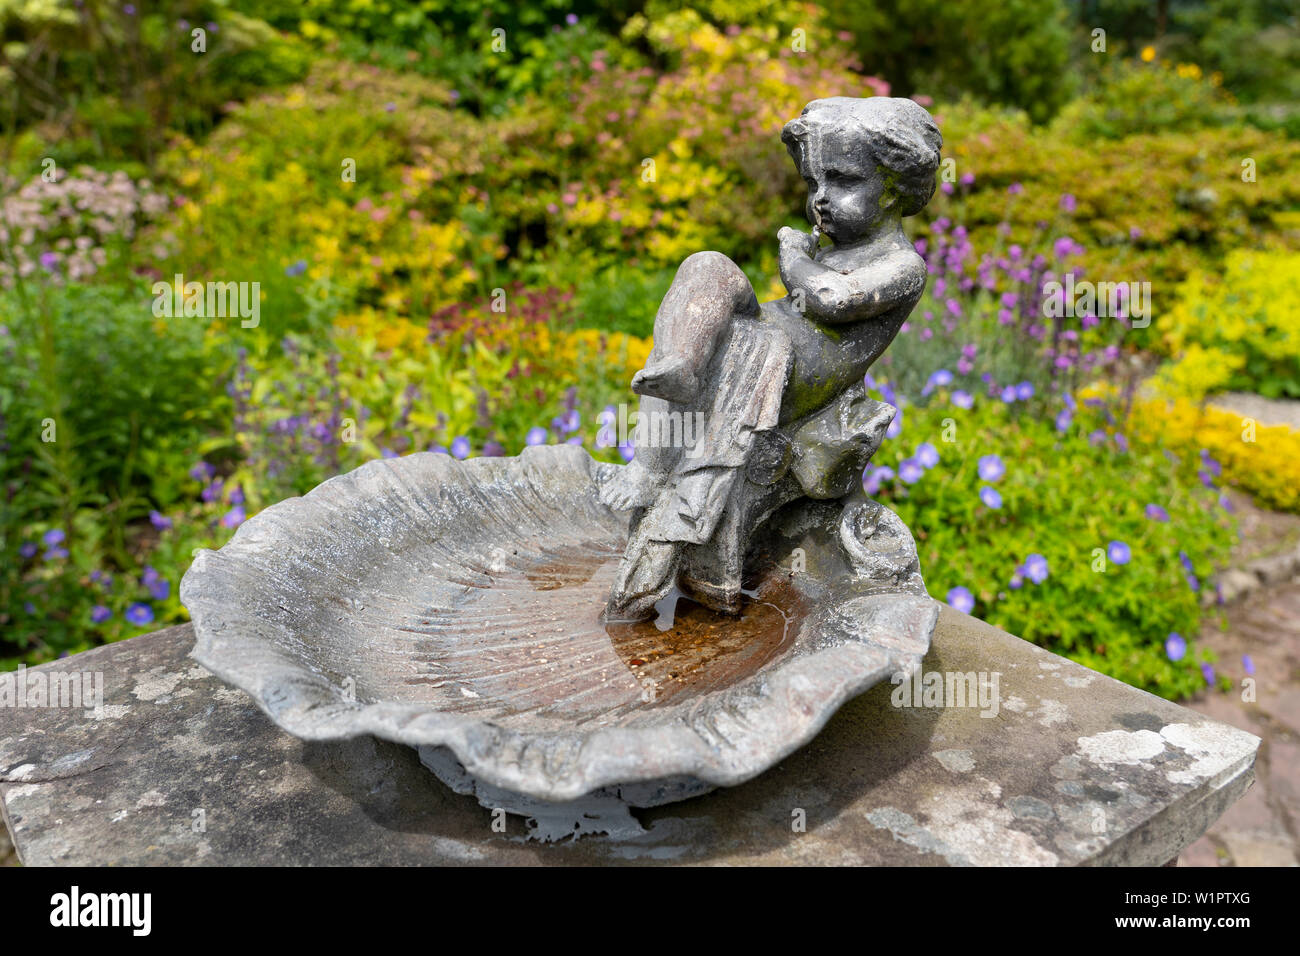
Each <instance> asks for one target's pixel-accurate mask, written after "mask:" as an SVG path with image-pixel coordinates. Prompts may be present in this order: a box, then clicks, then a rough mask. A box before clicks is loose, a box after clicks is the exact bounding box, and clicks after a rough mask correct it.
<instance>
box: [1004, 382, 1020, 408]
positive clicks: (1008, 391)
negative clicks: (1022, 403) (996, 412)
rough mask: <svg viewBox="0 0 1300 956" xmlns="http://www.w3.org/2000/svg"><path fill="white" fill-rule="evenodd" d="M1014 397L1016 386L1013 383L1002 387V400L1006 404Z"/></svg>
mask: <svg viewBox="0 0 1300 956" xmlns="http://www.w3.org/2000/svg"><path fill="white" fill-rule="evenodd" d="M1016 398H1017V395H1016V387H1015V386H1014V385H1008V386H1007V387H1006V388H1004V389H1002V401H1004V402H1006V403H1007V404H1008V405H1010V404H1011V403H1012V402H1014V401H1015V400H1016Z"/></svg>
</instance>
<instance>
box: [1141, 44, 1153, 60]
mask: <svg viewBox="0 0 1300 956" xmlns="http://www.w3.org/2000/svg"><path fill="white" fill-rule="evenodd" d="M1155 58H1156V48H1155V47H1153V46H1144V47H1143V48H1142V62H1143V63H1150V62H1151V61H1152V60H1154V59H1155Z"/></svg>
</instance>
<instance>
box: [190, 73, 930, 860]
mask: <svg viewBox="0 0 1300 956" xmlns="http://www.w3.org/2000/svg"><path fill="white" fill-rule="evenodd" d="M782 140H783V141H784V143H785V144H786V146H787V148H788V149H789V152H790V155H791V157H792V159H793V161H794V163H795V165H796V166H797V168H798V170H799V173H800V175H801V176H802V177H803V179H804V180H805V181H806V182H807V184H808V201H807V215H808V219H809V222H810V223H811V224H812V228H811V230H810V231H809V232H806V233H805V232H801V231H798V230H795V229H789V228H786V229H782V230H781V231H780V232H779V233H778V241H779V244H780V257H779V263H780V270H781V277H782V279H783V281H784V283H785V286H786V288H787V290H788V294H787V295H786V296H785V297H783V298H781V299H778V300H776V301H773V302H766V303H762V304H760V303H759V302H758V301H757V298H756V296H755V294H754V291H753V289H752V287H751V286H750V283H749V281H748V280H747V279H746V277H745V275H744V273H742V272H741V270H740V269H739V268H738V267H737V266H736V265H735V264H734V263H732V262H731V261H730V260H729V259H727V258H726V257H725V256H723V255H721V254H719V253H715V252H702V253H697V254H696V255H693V256H691V257H689V258H688V259H687V260H686V261H685V262H684V263H683V264H682V266H681V267H680V269H679V271H678V273H677V276H676V278H675V279H674V282H673V284H672V287H671V288H670V289H669V291H668V293H667V295H666V296H665V297H664V300H663V302H662V304H661V306H660V308H659V312H658V315H657V317H656V319H655V329H654V335H655V341H654V349H653V351H652V352H651V354H650V357H649V359H648V360H647V363H646V366H645V368H644V369H642V370H641V371H640V372H639V373H638V374H637V375H636V377H635V378H634V379H633V381H632V389H633V391H635V392H636V393H638V394H639V395H640V397H641V398H640V408H639V410H638V412H639V415H638V426H637V433H636V436H635V444H636V454H635V457H634V458H633V460H632V462H631V463H630V464H629V465H626V466H615V465H610V464H604V463H598V462H596V461H594V460H593V459H592V458H591V457H590V456H589V455H588V454H587V452H585V451H584V450H582V449H581V448H576V447H571V446H560V447H542V448H530V449H528V450H527V451H525V452H524V453H523V454H522V455H520V456H518V457H515V458H479V459H471V460H467V461H457V460H454V459H452V458H449V457H447V456H446V455H438V454H431V453H426V454H416V455H411V456H408V457H405V458H400V459H386V460H381V461H374V462H371V463H369V464H367V465H365V466H363V467H361V468H359V469H357V470H356V471H354V472H352V473H350V474H346V475H341V476H339V477H336V478H333V479H331V480H329V481H326V482H325V483H324V484H322V485H320V486H319V487H317V488H316V489H314V490H313V491H311V492H310V493H309V494H307V495H305V496H303V497H301V498H293V499H289V500H287V501H283V502H281V503H279V504H277V505H274V506H272V507H270V508H267V509H266V510H264V511H263V512H261V513H260V514H258V515H255V516H254V517H253V518H251V519H249V520H248V521H247V522H246V523H245V524H244V525H243V526H242V527H241V528H240V529H239V531H238V533H237V534H236V535H235V537H234V538H233V539H232V540H231V541H230V543H229V544H227V545H226V546H225V547H223V548H221V549H220V550H219V551H216V552H212V551H204V552H201V553H200V554H199V555H198V556H197V557H196V559H195V561H194V564H193V566H192V567H191V569H190V571H189V572H188V573H187V574H186V576H185V578H184V581H183V582H182V584H181V599H182V600H183V601H184V603H185V605H186V606H187V607H188V608H189V610H190V613H191V616H192V618H193V622H194V633H195V637H196V646H195V648H194V651H193V657H194V658H195V659H197V660H198V661H199V662H200V663H201V664H202V665H203V666H204V667H206V668H207V669H209V670H210V671H212V672H213V673H215V674H216V675H218V676H219V677H221V678H223V679H224V680H226V681H228V682H229V683H231V684H234V685H235V686H237V687H239V688H240V689H242V690H244V691H246V692H247V693H248V694H249V695H250V696H251V697H252V698H253V700H254V701H256V702H257V704H258V705H259V706H260V707H261V708H262V709H263V710H264V711H265V712H266V713H267V714H268V715H269V716H270V717H271V719H272V720H273V721H275V723H276V724H278V725H279V726H280V727H282V728H284V729H285V730H287V731H289V732H290V733H292V734H294V735H296V736H298V737H300V738H302V739H304V740H309V741H327V740H341V739H344V738H351V737H357V736H359V735H364V734H371V735H374V736H377V737H380V738H385V739H388V740H392V741H397V742H400V743H403V744H408V745H411V746H413V747H416V748H418V750H419V753H420V758H421V760H422V762H423V763H424V765H425V766H426V767H428V768H429V769H430V770H431V771H432V772H433V773H435V774H437V775H438V777H439V778H440V779H442V780H443V781H444V782H445V783H446V784H448V785H449V786H450V787H452V788H453V789H455V790H456V791H458V792H462V793H466V794H474V795H475V796H476V797H477V798H478V800H479V801H480V802H481V803H483V804H484V805H485V806H489V807H493V808H503V809H505V810H506V811H508V812H511V813H517V814H521V815H523V816H526V817H528V818H529V819H530V821H531V823H530V826H531V827H532V828H533V834H534V836H536V837H538V838H541V839H546V840H554V839H560V838H563V837H568V836H575V835H580V834H583V833H606V834H610V835H615V836H623V835H627V834H628V833H633V832H637V831H638V830H639V827H638V824H637V822H636V820H635V819H634V818H633V817H632V816H631V814H630V813H629V810H628V808H629V807H649V806H656V805H660V804H664V803H668V802H671V801H675V800H682V799H686V798H689V797H692V796H696V795H699V794H701V793H704V792H707V791H708V790H711V789H713V788H716V787H730V786H734V785H736V784H739V783H742V782H744V781H746V780H748V779H750V778H752V777H754V776H756V775H758V774H760V773H762V772H763V771H764V770H766V769H767V768H769V767H771V766H772V765H773V764H775V763H776V762H778V761H780V760H781V759H783V758H784V757H786V756H787V755H789V754H791V753H792V752H793V751H795V750H796V749H797V748H799V747H801V746H802V745H803V744H805V743H807V742H808V741H809V740H810V739H812V737H813V736H814V735H816V734H817V732H818V731H819V730H820V729H821V728H822V726H823V725H824V724H825V723H826V721H827V720H828V719H829V718H830V716H831V715H832V714H833V713H834V712H835V711H836V709H837V708H839V707H840V705H841V704H843V703H844V702H845V701H847V700H849V699H850V698H852V697H854V696H855V695H857V694H860V693H861V692H862V691H864V690H866V689H867V688H869V687H871V686H872V685H873V684H876V683H877V682H879V681H881V680H884V679H886V678H889V677H891V676H893V675H897V674H911V673H912V672H914V671H915V670H916V669H917V667H918V666H919V663H920V660H921V658H922V657H923V656H924V655H925V653H926V651H927V649H928V648H929V644H930V637H931V633H932V631H933V629H934V626H935V622H936V618H937V614H938V607H937V605H936V604H935V603H934V602H933V601H932V600H931V599H930V598H929V597H928V595H927V593H926V590H925V586H924V584H923V582H922V579H921V574H920V570H919V567H918V564H917V557H916V549H915V545H914V542H913V540H912V536H911V534H910V533H909V531H908V529H907V528H906V527H905V526H904V524H903V523H902V522H901V521H900V520H899V518H898V517H897V516H896V515H894V514H893V513H892V512H891V511H889V509H887V508H885V507H884V506H883V505H881V504H879V503H878V502H875V501H872V500H870V499H869V498H868V497H867V496H866V495H865V494H864V493H863V489H862V484H861V475H862V472H863V469H864V468H865V467H866V465H867V463H868V461H869V460H870V459H871V457H872V455H873V454H875V452H876V450H877V449H878V448H879V446H880V444H881V442H882V441H883V440H884V438H885V435H886V431H887V429H888V427H889V425H890V423H891V421H892V419H893V417H894V415H895V413H896V410H895V409H894V408H892V407H891V406H889V405H886V404H884V403H882V402H878V401H875V400H874V399H872V398H870V397H869V396H868V395H867V393H866V390H865V388H864V385H863V381H864V376H865V375H866V372H867V370H868V369H869V368H870V367H871V365H872V363H874V362H875V361H876V359H878V358H879V357H880V355H881V354H882V353H883V351H884V350H885V348H886V347H887V346H888V345H889V343H890V342H891V341H892V340H893V338H894V336H895V335H896V334H897V333H898V331H899V328H900V327H901V326H902V324H903V322H904V321H905V320H906V319H907V316H908V314H909V313H910V312H911V310H912V308H913V307H914V306H915V305H916V303H917V301H918V300H919V299H920V297H921V294H922V292H923V290H924V288H925V281H926V269H925V264H924V262H923V261H922V259H921V257H920V256H919V255H917V253H916V252H915V250H914V249H913V247H912V244H911V243H910V241H909V240H908V239H907V237H906V236H905V234H904V232H903V229H902V219H903V218H904V217H906V216H909V215H914V214H915V213H917V212H919V211H920V210H921V209H922V208H923V207H924V206H925V204H926V202H927V201H928V200H929V198H930V195H931V194H932V192H933V189H934V177H935V172H936V169H937V166H938V163H939V148H940V145H941V140H940V136H939V132H938V129H937V128H936V126H935V124H934V121H933V120H932V118H931V117H930V115H929V114H928V113H927V112H926V111H925V110H924V109H923V108H922V107H920V106H918V105H917V104H916V103H914V102H912V101H911V100H905V99H892V98H887V97H876V98H871V99H849V98H842V97H836V98H831V99H823V100H816V101H814V102H812V103H810V104H808V106H807V107H805V109H804V110H803V112H802V114H801V115H800V116H799V117H798V118H797V119H794V120H792V121H791V122H790V123H788V124H787V125H786V127H785V129H784V131H783V133H782ZM688 417H689V419H690V420H692V421H699V422H700V423H701V424H702V427H701V428H699V429H692V430H689V434H688V430H686V429H682V428H680V427H679V423H680V422H682V421H683V420H686V419H687V418H688Z"/></svg>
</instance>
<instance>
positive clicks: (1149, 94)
mask: <svg viewBox="0 0 1300 956" xmlns="http://www.w3.org/2000/svg"><path fill="white" fill-rule="evenodd" d="M1229 101H1230V98H1229V97H1228V96H1227V95H1226V94H1225V93H1224V91H1223V89H1222V87H1220V86H1219V84H1218V81H1217V78H1213V77H1205V76H1204V75H1203V74H1202V72H1201V68H1200V67H1199V66H1197V65H1196V64H1194V63H1179V64H1172V63H1165V62H1149V63H1142V62H1135V61H1132V60H1119V61H1108V62H1107V65H1106V67H1105V68H1103V69H1102V71H1101V72H1100V74H1099V76H1098V78H1097V79H1096V81H1095V82H1094V83H1093V84H1092V87H1091V89H1090V90H1089V91H1088V92H1087V93H1086V94H1085V95H1084V96H1081V97H1079V98H1078V99H1075V100H1073V101H1071V102H1070V104H1069V105H1068V106H1067V107H1066V108H1065V109H1063V110H1062V111H1061V113H1060V115H1059V116H1057V118H1056V120H1055V121H1054V122H1053V123H1052V129H1053V131H1054V132H1056V133H1058V134H1060V135H1062V136H1065V137H1067V138H1069V139H1070V140H1072V141H1074V142H1076V143H1079V144H1080V145H1090V144H1093V143H1095V142H1096V141H1097V140H1099V139H1123V138H1124V137H1126V136H1133V135H1136V134H1138V133H1164V132H1171V131H1173V132H1179V133H1183V134H1186V133H1188V132H1191V131H1192V130H1196V129H1200V128H1202V127H1205V126H1220V125H1223V124H1224V122H1226V121H1228V120H1229V119H1230V117H1231V115H1232V114H1231V113H1230V111H1229V109H1228V104H1229Z"/></svg>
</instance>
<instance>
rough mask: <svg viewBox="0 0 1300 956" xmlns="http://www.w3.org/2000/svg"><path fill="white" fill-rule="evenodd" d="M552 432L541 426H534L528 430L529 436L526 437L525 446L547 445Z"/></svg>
mask: <svg viewBox="0 0 1300 956" xmlns="http://www.w3.org/2000/svg"><path fill="white" fill-rule="evenodd" d="M550 434H551V433H550V432H548V431H547V430H546V429H545V428H542V427H541V426H540V425H534V426H533V427H532V428H530V429H528V434H527V435H525V436H524V444H525V445H545V444H546V439H547V438H549V437H550Z"/></svg>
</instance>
